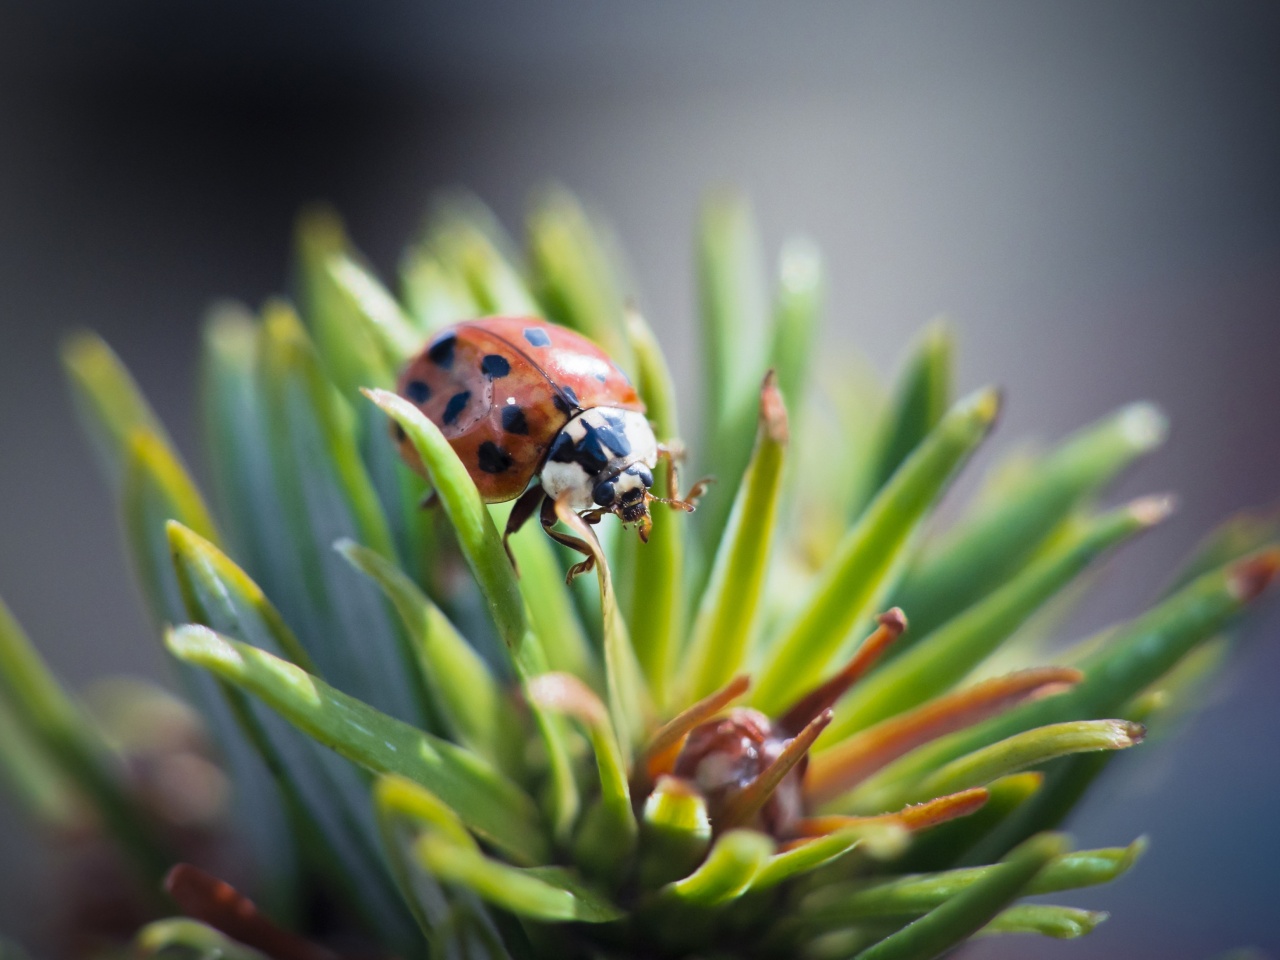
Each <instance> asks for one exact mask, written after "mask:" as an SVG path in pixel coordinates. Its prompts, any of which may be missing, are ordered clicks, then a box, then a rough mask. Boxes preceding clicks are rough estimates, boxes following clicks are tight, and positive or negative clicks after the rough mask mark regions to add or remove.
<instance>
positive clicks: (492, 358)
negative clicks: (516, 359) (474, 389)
mask: <svg viewBox="0 0 1280 960" xmlns="http://www.w3.org/2000/svg"><path fill="white" fill-rule="evenodd" d="M480 372H481V373H483V374H484V375H485V376H486V377H488V378H489V379H490V380H496V379H498V377H505V376H506V375H507V374H508V373H510V372H511V364H510V363H508V362H507V358H506V357H503V356H500V355H499V354H496V353H490V354H486V355H485V358H484V359H483V360H481V361H480Z"/></svg>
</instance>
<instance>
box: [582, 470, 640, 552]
mask: <svg viewBox="0 0 1280 960" xmlns="http://www.w3.org/2000/svg"><path fill="white" fill-rule="evenodd" d="M652 486H653V471H652V470H650V469H649V467H648V466H647V465H646V464H644V463H632V464H629V465H628V466H627V467H625V468H624V469H623V470H621V471H619V472H617V473H614V474H613V475H611V476H607V477H604V478H603V479H598V480H597V482H596V485H595V487H594V488H593V489H592V491H591V499H592V500H593V501H595V503H596V505H597V506H599V507H602V508H604V509H605V510H608V511H609V512H610V513H616V514H617V515H618V516H619V517H620V518H621V520H622V522H623V523H635V524H639V530H640V539H641V540H648V539H649V527H650V526H651V525H652V523H653V521H652V520H651V519H650V517H649V488H650V487H652Z"/></svg>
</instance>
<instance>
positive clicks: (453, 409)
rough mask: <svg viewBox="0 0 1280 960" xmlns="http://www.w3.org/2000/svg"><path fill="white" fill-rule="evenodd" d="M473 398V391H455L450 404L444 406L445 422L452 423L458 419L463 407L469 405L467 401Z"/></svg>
mask: <svg viewBox="0 0 1280 960" xmlns="http://www.w3.org/2000/svg"><path fill="white" fill-rule="evenodd" d="M470 399H471V391H470V390H463V391H462V392H461V393H455V394H454V395H453V396H452V397H450V398H449V402H448V404H446V406H445V408H444V422H445V423H446V424H452V423H453V421H455V420H457V419H458V414H460V413H462V410H463V408H464V407H465V406H466V405H467V401H468V400H470Z"/></svg>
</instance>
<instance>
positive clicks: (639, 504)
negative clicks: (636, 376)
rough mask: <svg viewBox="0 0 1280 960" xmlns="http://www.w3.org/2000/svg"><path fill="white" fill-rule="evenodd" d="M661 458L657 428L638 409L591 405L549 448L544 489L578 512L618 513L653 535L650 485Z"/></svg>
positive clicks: (646, 536) (544, 466)
mask: <svg viewBox="0 0 1280 960" xmlns="http://www.w3.org/2000/svg"><path fill="white" fill-rule="evenodd" d="M657 462H658V442H657V440H655V439H654V436H653V428H652V427H651V426H649V421H648V420H646V419H645V416H644V414H643V413H641V412H640V411H638V410H624V409H621V408H618V407H591V408H590V409H587V410H584V411H582V413H580V414H578V415H577V416H576V417H574V418H573V419H571V420H570V421H569V422H568V423H566V424H565V425H564V427H563V428H562V429H561V431H560V433H559V434H558V435H557V436H556V439H555V441H554V442H553V443H552V444H551V448H550V449H549V450H548V451H547V459H546V462H545V463H544V464H543V466H542V472H541V475H540V477H541V481H542V488H543V489H544V490H545V491H546V492H547V496H549V497H551V498H552V499H553V500H558V499H560V498H562V497H564V498H566V499H567V500H568V502H569V506H570V507H571V508H572V509H574V510H576V511H578V512H592V513H594V514H595V515H597V516H598V515H600V514H604V513H616V514H617V515H618V517H619V518H620V519H621V520H622V522H623V523H634V524H636V525H637V526H638V527H639V530H640V536H641V538H642V539H647V538H648V535H649V524H650V520H649V500H650V498H651V495H650V493H649V488H650V487H652V486H653V468H654V466H655V465H656V464H657Z"/></svg>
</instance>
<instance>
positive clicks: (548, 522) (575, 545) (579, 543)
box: [538, 497, 596, 583]
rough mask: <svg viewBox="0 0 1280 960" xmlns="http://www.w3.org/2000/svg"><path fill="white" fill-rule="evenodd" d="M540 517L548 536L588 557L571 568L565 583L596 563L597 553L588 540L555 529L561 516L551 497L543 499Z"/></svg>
mask: <svg viewBox="0 0 1280 960" xmlns="http://www.w3.org/2000/svg"><path fill="white" fill-rule="evenodd" d="M538 519H539V520H541V521H542V529H543V530H545V531H547V536H549V537H550V538H551V539H552V540H555V541H556V542H557V543H563V544H564V545H565V546H566V547H568V548H569V549H571V550H576V551H578V553H581V554H583V555H584V556H585V557H586V559H585V560H582V561H579V562H578V563H575V564H574V565H573V566H572V567H570V568H569V572H568V573H567V574H566V575H565V578H564V582H565V583H571V582H572V581H573V578H574V577H576V576H578V574H580V573H586V572H588V571H589V570H591V569H592V568H593V567H594V566H595V565H596V558H595V553H594V552H593V551H592V549H591V547H590V546H588V545H587V541H585V540H582V539H579V538H578V537H575V536H573V535H572V534H569V533H562V532H561V531H559V530H556V529H555V525H556V521H557V520H558V519H559V518H558V517H557V516H556V502H555V501H554V500H552V499H551V498H550V497H545V498H544V499H543V501H542V512H541V513H540V514H539V515H538Z"/></svg>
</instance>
